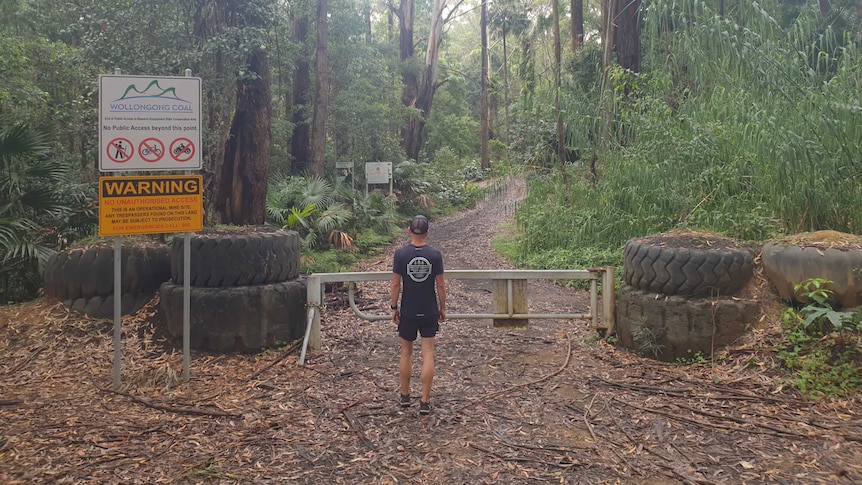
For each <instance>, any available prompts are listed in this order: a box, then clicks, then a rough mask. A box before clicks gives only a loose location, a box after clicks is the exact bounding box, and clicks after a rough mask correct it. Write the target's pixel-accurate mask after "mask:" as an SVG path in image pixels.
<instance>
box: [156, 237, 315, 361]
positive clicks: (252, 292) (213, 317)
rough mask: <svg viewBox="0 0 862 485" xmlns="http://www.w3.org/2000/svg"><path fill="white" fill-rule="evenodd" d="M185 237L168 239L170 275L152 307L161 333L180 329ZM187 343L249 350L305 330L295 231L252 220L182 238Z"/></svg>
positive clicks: (286, 339) (275, 343) (206, 347)
mask: <svg viewBox="0 0 862 485" xmlns="http://www.w3.org/2000/svg"><path fill="white" fill-rule="evenodd" d="M184 241H185V238H184V237H180V236H178V237H176V238H174V239H173V241H172V244H171V250H170V267H171V271H170V273H171V278H170V281H168V282H165V283H163V284H162V285H161V288H160V295H161V299H160V303H159V310H160V313H161V315H162V318H163V320H164V321H165V323H166V324H167V329H168V332H169V333H170V334H171V335H172V336H174V337H177V338H181V337H182V335H183V287H184V267H185V261H184V259H183V258H184V252H185V248H184V244H185V243H184ZM189 247H190V250H189V252H190V256H189V269H190V272H189V273H190V274H189V287H190V289H189V305H190V306H189V324H190V335H189V339H190V342H189V344H190V346H191V347H192V348H196V349H201V350H212V351H256V350H260V349H262V348H267V347H276V346H280V345H283V344H284V343H287V342H290V341H292V340H295V339H297V338H300V337H301V336H303V335H304V330H305V300H306V284H305V278H304V277H301V276H300V275H299V257H300V239H299V234H298V233H296V232H295V231H286V230H282V229H276V228H271V227H263V226H260V227H258V226H255V227H244V228H241V229H235V230H229V229H210V230H206V231H203V232H200V233H196V234H192V235H190V237H189Z"/></svg>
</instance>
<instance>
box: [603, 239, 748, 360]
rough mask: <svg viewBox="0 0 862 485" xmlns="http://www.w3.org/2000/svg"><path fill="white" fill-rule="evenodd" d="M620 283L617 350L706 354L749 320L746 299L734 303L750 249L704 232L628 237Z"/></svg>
mask: <svg viewBox="0 0 862 485" xmlns="http://www.w3.org/2000/svg"><path fill="white" fill-rule="evenodd" d="M623 266H624V268H623V269H624V277H625V282H626V284H625V285H624V286H623V287H622V288H620V289H619V291H618V292H617V321H616V324H617V333H618V337H619V339H620V342H621V344H622V345H623V346H624V347H627V348H629V349H632V350H635V351H637V352H639V353H641V354H642V355H644V356H646V357H651V358H656V359H659V360H664V361H669V362H672V361H676V360H679V359H688V358H692V357H693V356H695V355H698V354H699V355H710V354H711V353H712V351H714V350H715V349H717V348H720V347H722V346H725V345H728V344H730V343H732V342H733V341H735V340H736V339H737V338H739V336H740V335H742V334H743V333H744V332H745V331H746V330H747V329H748V327H749V326H750V325H751V324H753V323H754V322H755V321H756V318H757V316H758V314H759V311H758V310H759V307H758V306H757V302H755V301H754V300H748V299H744V298H735V297H734V295H736V294H737V293H738V292H739V291H740V290H741V289H743V288H744V287H745V285H746V284H747V283H748V281H749V280H750V279H751V276H752V275H753V273H754V257H753V254H752V251H751V250H749V249H748V248H745V247H740V246H739V245H738V244H737V243H736V241H734V240H732V239H730V238H724V237H721V236H716V235H709V234H701V233H696V234H691V233H685V234H684V235H683V234H679V233H664V234H658V235H654V236H647V237H644V238H636V239H630V240H629V241H628V242H627V243H626V246H625V251H624V254H623Z"/></svg>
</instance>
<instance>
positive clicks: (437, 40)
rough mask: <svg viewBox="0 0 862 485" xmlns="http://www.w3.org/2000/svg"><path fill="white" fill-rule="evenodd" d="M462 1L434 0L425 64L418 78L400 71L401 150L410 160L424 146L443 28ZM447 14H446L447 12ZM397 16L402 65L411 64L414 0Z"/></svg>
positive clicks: (405, 0)
mask: <svg viewBox="0 0 862 485" xmlns="http://www.w3.org/2000/svg"><path fill="white" fill-rule="evenodd" d="M462 3H463V0H455V1H454V3H452V4H447V3H446V1H445V0H434V3H433V7H432V9H431V19H430V21H431V24H430V26H429V28H428V37H427V40H426V46H425V61H424V65H423V66H422V68H421V71H420V73H421V75H417V74H416V73H415V72H413V71H412V70H409V69H406V70H405V71H404V74H403V77H402V80H403V82H404V89H403V90H402V96H401V102H402V103H403V105H404V106H405V107H407V108H409V109H410V110H411V113H410V114H409V115H408V118H407V124H406V126H405V127H404V129H403V130H402V147H403V148H404V151H405V152H406V154H407V157H408V158H410V159H413V160H418V159H419V153H420V151H421V150H422V146H423V145H424V143H425V138H426V133H425V123H426V121H427V119H428V116H429V115H430V113H431V106H432V104H433V102H434V95H435V93H436V92H437V89H438V88H439V87H440V85H439V83H438V74H439V73H438V62H439V55H440V44H441V43H442V42H443V27H444V25H445V24H446V23H447V22H448V21H449V20H451V19H452V18H453V16H454V15H456V14H457V13H458V10H459V7H460V6H461V4H462ZM447 11H448V13H447ZM398 17H399V20H400V22H401V37H400V40H399V45H400V46H401V61H402V63H404V64H405V65H408V64H411V63H412V62H414V59H413V56H414V50H413V24H414V0H402V1H401V7H400V8H399V9H398Z"/></svg>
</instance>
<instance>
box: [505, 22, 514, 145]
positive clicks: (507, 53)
mask: <svg viewBox="0 0 862 485" xmlns="http://www.w3.org/2000/svg"><path fill="white" fill-rule="evenodd" d="M508 30H509V29H508V26H507V25H506V23H505V22H504V23H503V103H504V104H505V107H504V108H503V109H504V111H505V114H506V161H508V160H509V144H511V143H512V137H511V130H510V125H511V123H509V50H508V48H507V46H506V37H507V34H508Z"/></svg>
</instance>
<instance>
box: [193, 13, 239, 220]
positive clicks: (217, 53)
mask: <svg viewBox="0 0 862 485" xmlns="http://www.w3.org/2000/svg"><path fill="white" fill-rule="evenodd" d="M234 27H236V22H235V16H234V15H232V14H231V12H230V10H229V8H228V2H227V0H217V1H215V2H213V3H212V4H210V3H209V2H205V1H203V0H200V1H198V2H196V4H195V13H194V37H195V39H200V41H201V42H202V43H205V42H206V41H207V40H208V39H212V38H216V37H218V36H219V35H221V34H222V33H223V31H224V30H225V29H229V28H234ZM204 52H207V51H206V50H204ZM210 52H211V54H208V55H207V57H206V60H205V62H204V63H202V64H203V65H204V66H207V67H208V70H206V71H204V72H200V73H194V74H195V75H199V76H201V77H202V78H204V79H208V78H209V79H210V80H211V82H209V83H207V82H204V86H205V88H204V91H203V93H202V95H201V97H202V98H203V99H204V100H205V102H204V106H205V109H206V116H205V117H204V121H205V123H206V124H205V126H204V128H203V129H204V130H205V131H204V132H205V133H209V135H210V136H209V137H208V138H210V139H211V140H212V141H205V145H206V146H205V147H203V150H202V154H203V160H202V167H201V173H202V175H203V179H204V204H205V210H204V213H205V214H207V215H211V216H212V217H216V218H217V217H218V214H219V212H218V211H217V210H216V200H217V198H218V191H219V187H220V185H221V179H222V168H221V164H222V162H223V160H224V150H225V144H226V143H227V139H228V135H229V133H230V127H231V122H230V119H231V116H232V115H233V110H234V108H235V106H236V94H237V90H236V82H235V80H234V77H233V75H232V74H231V73H229V72H228V69H227V67H226V64H227V62H226V61H225V54H224V50H223V49H220V48H219V49H215V50H213V51H210ZM208 222H215V223H217V222H220V221H218V220H214V221H208Z"/></svg>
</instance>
